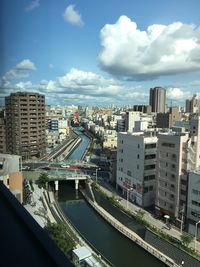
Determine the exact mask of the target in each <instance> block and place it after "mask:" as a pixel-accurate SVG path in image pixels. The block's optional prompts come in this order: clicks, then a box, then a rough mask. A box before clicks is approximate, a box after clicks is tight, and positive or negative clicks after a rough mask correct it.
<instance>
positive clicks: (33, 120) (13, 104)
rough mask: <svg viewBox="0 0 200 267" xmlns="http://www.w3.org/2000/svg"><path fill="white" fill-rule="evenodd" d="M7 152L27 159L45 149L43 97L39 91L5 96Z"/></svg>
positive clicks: (37, 155) (42, 153)
mask: <svg viewBox="0 0 200 267" xmlns="http://www.w3.org/2000/svg"><path fill="white" fill-rule="evenodd" d="M5 118H6V149H7V153H10V154H16V155H20V156H22V157H23V159H28V158H31V157H41V156H42V155H44V154H45V150H46V136H45V97H44V95H41V94H39V93H26V92H24V93H21V92H18V93H12V94H10V96H7V97H6V98H5Z"/></svg>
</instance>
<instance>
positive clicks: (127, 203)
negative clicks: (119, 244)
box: [99, 183, 200, 253]
mask: <svg viewBox="0 0 200 267" xmlns="http://www.w3.org/2000/svg"><path fill="white" fill-rule="evenodd" d="M99 186H100V188H101V190H102V191H103V192H105V193H106V194H107V195H108V196H112V195H113V193H114V194H115V193H116V190H115V189H114V188H112V187H111V186H110V185H108V184H106V183H105V184H102V185H99ZM120 199H121V200H120V204H121V205H122V206H123V208H125V209H127V207H128V210H129V211H130V212H132V213H133V214H137V212H138V210H142V211H144V219H145V220H146V221H147V222H148V223H150V224H151V225H152V226H154V227H156V228H157V229H159V230H161V231H162V232H164V233H166V234H168V235H169V236H172V237H173V238H175V239H178V240H180V241H181V231H180V230H179V229H177V228H175V227H171V229H170V230H169V229H168V227H167V226H166V224H165V223H164V222H162V221H160V220H158V219H156V218H154V217H153V216H152V214H151V213H150V212H148V211H146V210H144V209H142V208H141V207H138V206H136V205H135V204H133V203H132V202H130V201H127V200H126V199H124V198H120ZM189 247H191V248H193V249H194V248H195V240H193V241H192V242H191V243H190V245H189ZM196 251H197V252H198V253H200V242H199V241H196Z"/></svg>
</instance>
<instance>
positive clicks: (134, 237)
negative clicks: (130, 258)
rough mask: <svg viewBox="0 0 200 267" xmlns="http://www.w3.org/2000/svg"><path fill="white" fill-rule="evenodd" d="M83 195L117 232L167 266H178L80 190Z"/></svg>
mask: <svg viewBox="0 0 200 267" xmlns="http://www.w3.org/2000/svg"><path fill="white" fill-rule="evenodd" d="M82 193H83V196H84V197H85V199H86V200H87V201H88V203H89V204H90V205H91V206H92V207H93V208H94V209H95V210H96V211H97V212H98V213H99V214H100V215H101V216H102V217H103V218H104V219H105V220H106V221H107V222H109V223H110V224H111V225H112V226H113V227H114V228H116V229H117V230H118V231H119V232H121V233H122V234H123V235H125V236H126V237H128V238H129V239H131V240H132V241H133V242H135V243H136V244H138V245H139V246H140V247H142V248H143V249H145V250H146V251H148V252H149V253H150V254H152V255H153V256H155V257H156V258H157V259H159V260H160V261H162V262H163V263H165V264H166V265H167V266H171V267H179V265H178V264H176V263H175V262H174V261H173V260H172V259H171V258H169V257H168V256H167V255H165V254H163V253H161V252H160V251H159V250H157V249H156V248H154V247H153V246H151V245H149V244H148V243H147V242H145V241H144V240H143V239H142V238H141V237H139V236H138V235H137V234H136V233H135V232H133V231H131V230H130V229H129V228H128V227H126V226H124V225H123V224H122V223H120V222H119V221H118V220H116V219H115V218H114V217H113V216H112V215H110V214H109V213H108V212H107V211H106V210H104V209H103V208H102V207H101V206H99V205H98V204H97V203H96V201H92V200H91V199H90V198H89V197H88V196H87V195H86V194H85V192H84V191H82Z"/></svg>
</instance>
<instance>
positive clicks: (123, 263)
mask: <svg viewBox="0 0 200 267" xmlns="http://www.w3.org/2000/svg"><path fill="white" fill-rule="evenodd" d="M81 138H82V142H81V143H80V145H79V147H78V148H77V149H76V150H75V151H74V153H72V154H71V157H70V159H73V160H75V159H77V160H79V159H80V158H81V157H82V155H83V154H84V151H85V149H86V148H87V146H88V144H89V141H90V140H89V139H88V138H87V137H86V136H85V135H83V134H82V133H81ZM77 151H78V152H77ZM76 156H77V158H76ZM58 202H59V205H60V207H61V209H62V210H63V212H64V214H65V215H66V217H67V218H68V219H69V220H70V221H71V222H72V224H73V225H74V226H75V227H76V228H77V229H78V230H79V232H80V233H81V234H82V235H83V236H84V237H85V238H86V239H87V240H88V241H89V242H90V243H91V244H92V245H93V246H94V247H95V248H96V249H97V250H98V251H99V252H100V253H101V254H102V255H104V256H105V257H106V258H107V259H108V260H109V261H110V262H112V263H113V264H114V265H115V266H116V267H138V266H144V267H145V266H151V267H165V266H166V265H165V264H163V263H162V262H160V261H158V260H157V259H156V258H155V257H153V256H151V255H150V254H149V253H147V252H146V251H145V250H143V249H142V248H140V247H139V246H138V245H136V244H135V243H134V242H132V241H130V240H129V239H127V238H126V237H124V236H123V235H122V234H121V233H119V232H118V231H117V230H115V229H114V228H113V227H112V226H111V225H110V224H108V223H107V222H106V221H105V220H104V219H103V218H102V217H101V216H100V215H99V214H98V213H96V211H94V210H93V208H92V207H91V206H90V205H89V204H88V203H87V202H86V201H85V200H84V198H83V196H82V195H81V193H80V192H76V191H75V189H74V183H70V182H67V183H66V182H62V183H60V185H59V192H58Z"/></svg>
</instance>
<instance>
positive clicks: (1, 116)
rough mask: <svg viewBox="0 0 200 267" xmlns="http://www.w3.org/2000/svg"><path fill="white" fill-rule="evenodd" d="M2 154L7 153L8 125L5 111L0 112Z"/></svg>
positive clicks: (0, 148) (0, 150) (0, 147)
mask: <svg viewBox="0 0 200 267" xmlns="http://www.w3.org/2000/svg"><path fill="white" fill-rule="evenodd" d="M0 153H6V123H5V115H4V110H1V111H0Z"/></svg>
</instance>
